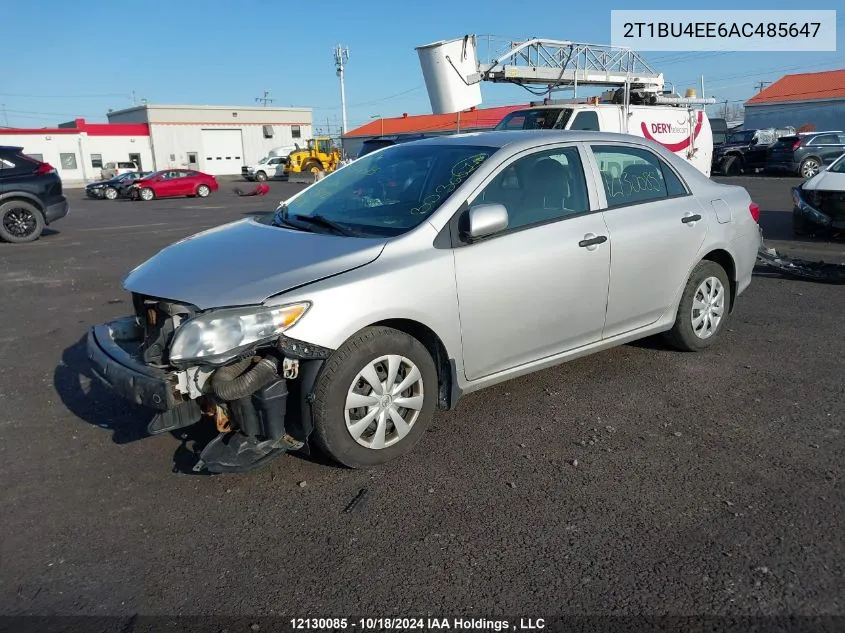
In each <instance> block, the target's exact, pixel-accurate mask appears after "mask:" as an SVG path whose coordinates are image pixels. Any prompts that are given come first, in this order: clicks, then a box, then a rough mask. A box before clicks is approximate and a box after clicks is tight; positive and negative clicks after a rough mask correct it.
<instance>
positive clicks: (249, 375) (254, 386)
mask: <svg viewBox="0 0 845 633" xmlns="http://www.w3.org/2000/svg"><path fill="white" fill-rule="evenodd" d="M253 362H254V359H253V358H244V359H242V360H239V361H238V362H236V363H235V364H234V365H229V366H228V367H221V368H220V369H218V370H217V371H215V372H214V375H213V376H212V377H211V388H212V389H213V390H214V395H216V396H217V397H218V398H220V399H221V400H226V401H227V402H228V401H231V400H240V399H241V398H246V397H247V396H249V395H251V394H253V393H255V392H256V391H258V390H259V389H262V388H264V387H266V386H267V385H269V384H270V383H271V382H273V381H274V380H278V378H279V361H278V360H276V358H274V357H273V356H267V357H265V358H262V359H261V360H259V361H258V362H257V363H256V364H255V366H254V367H251V368H249V367H250V365H252V364H253ZM247 368H249V369H247Z"/></svg>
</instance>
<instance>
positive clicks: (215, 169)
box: [201, 130, 244, 176]
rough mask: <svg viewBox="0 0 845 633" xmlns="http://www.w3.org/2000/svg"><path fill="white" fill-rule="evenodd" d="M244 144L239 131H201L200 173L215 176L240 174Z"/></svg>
mask: <svg viewBox="0 0 845 633" xmlns="http://www.w3.org/2000/svg"><path fill="white" fill-rule="evenodd" d="M243 157H244V143H243V139H242V138H241V131H240V130H203V131H202V159H203V161H202V167H201V169H202V171H204V172H205V173H207V174H214V175H215V176H226V175H235V174H240V173H241V167H242V166H243V164H244V161H243Z"/></svg>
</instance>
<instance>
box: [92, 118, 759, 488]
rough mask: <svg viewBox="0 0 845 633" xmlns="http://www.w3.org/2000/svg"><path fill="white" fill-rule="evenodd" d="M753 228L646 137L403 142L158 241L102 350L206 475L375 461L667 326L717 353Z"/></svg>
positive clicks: (730, 196)
mask: <svg viewBox="0 0 845 633" xmlns="http://www.w3.org/2000/svg"><path fill="white" fill-rule="evenodd" d="M758 216H759V209H758V207H757V205H755V204H754V203H753V202H752V201H751V199H750V198H749V195H748V193H747V192H746V191H745V189H743V188H741V187H737V186H728V185H720V184H717V183H715V182H712V181H711V180H709V179H708V178H706V177H705V176H704V175H702V174H701V173H700V172H699V171H697V170H696V169H695V168H694V167H693V166H692V165H690V164H689V163H688V162H686V161H684V160H683V159H680V158H678V157H677V156H675V155H674V154H673V153H671V152H669V151H668V150H666V149H665V148H663V147H662V146H660V145H657V144H654V143H652V142H650V141H647V140H645V139H642V138H639V137H635V136H628V135H620V134H610V133H600V132H562V131H524V132H523V131H507V132H486V133H480V134H463V135H457V136H446V137H436V138H429V139H425V140H419V141H413V142H409V143H403V144H399V145H395V146H392V147H388V148H385V149H382V150H378V151H376V152H374V153H372V154H368V155H367V156H364V157H362V158H359V159H358V160H356V161H355V162H353V163H351V164H349V165H347V166H346V167H344V168H343V169H341V170H338V171H337V172H335V173H333V174H331V175H329V176H327V177H326V178H324V179H323V180H321V181H319V182H316V183H314V184H313V185H311V186H309V187H308V188H306V189H304V190H303V191H301V192H300V193H298V194H296V195H295V196H293V197H291V198H290V199H288V200H286V201H285V202H284V203H282V204H281V205H280V206H279V208H278V209H277V210H276V212H275V213H271V214H268V215H267V216H266V217H263V218H250V219H244V220H240V221H237V222H233V223H231V224H227V225H224V226H220V227H217V228H213V229H211V230H208V231H205V232H202V233H199V234H198V235H194V236H192V237H189V238H187V239H184V240H182V241H180V242H177V243H175V244H173V245H171V246H169V247H167V248H165V249H164V250H163V251H161V252H160V253H158V254H157V255H156V256H154V257H153V258H151V259H150V260H148V261H147V262H145V263H143V264H142V265H140V266H139V267H137V268H136V269H135V270H133V271H132V272H131V273H130V274H129V276H128V277H127V279H126V280H125V284H124V286H125V288H126V289H127V290H128V291H130V292H131V293H132V297H133V299H134V308H135V313H134V314H133V315H131V316H127V317H125V318H123V319H118V320H116V321H113V322H111V323H108V324H104V325H101V326H97V327H94V328H92V330H91V331H90V332H89V336H88V354H89V357H90V359H91V362H92V365H93V371H94V373H95V374H96V375H97V376H99V377H100V378H101V379H102V381H103V382H104V383H105V384H106V385H108V386H109V387H110V388H111V389H112V390H114V391H115V392H117V393H118V394H120V395H122V396H123V397H125V398H127V399H129V400H131V401H133V402H135V403H138V404H140V405H144V406H146V407H150V408H152V409H155V410H157V413H156V415H155V417H153V419H152V421H151V422H150V424H149V431H150V433H160V432H164V431H169V430H173V429H176V428H180V427H184V426H187V425H192V424H195V423H198V422H200V421H202V420H203V419H205V418H210V419H209V420H206V421H205V423H207V424H216V425H217V429H218V431H219V435H218V436H217V437H216V439H214V440H213V441H211V442H210V443H209V444H208V445H207V446H206V447H205V449H204V450H203V451H202V453H201V454H200V456H199V460H198V463H197V466H196V469H197V470H202V469H207V470H208V471H211V472H226V471H243V470H249V469H251V468H255V467H256V466H259V465H261V464H264V463H266V462H267V461H268V460H270V459H271V458H273V457H274V456H276V455H278V454H280V453H283V452H284V451H287V450H303V451H308V450H310V447H311V446H313V445H316V446H318V447H319V448H321V449H322V450H323V451H324V452H325V453H327V454H328V455H329V456H331V457H332V458H334V459H335V460H337V461H338V462H340V463H342V464H345V465H347V466H350V467H366V466H370V465H374V464H379V463H382V462H386V461H388V460H391V459H394V458H396V457H399V456H400V455H404V454H406V453H407V452H409V451H410V450H411V449H412V448H413V447H414V446H415V445H416V444H417V442H418V441H419V439H420V437H421V436H422V434H423V432H424V431H425V429H426V427H427V426H428V424H429V422H430V420H431V417H432V414H433V413H434V411H435V409H452V408H454V407H455V406H456V404H457V402H458V399H459V398H460V396H461V395H462V394H466V393H469V392H471V391H476V390H478V389H481V388H484V387H489V386H491V385H495V384H497V383H500V382H502V381H504V380H508V379H510V378H514V377H516V376H521V375H524V374H528V373H530V372H535V371H538V370H541V369H544V368H547V367H550V366H553V365H556V364H558V363H561V362H564V361H567V360H570V359H573V358H576V357H580V356H585V355H587V354H591V353H593V352H598V351H600V350H603V349H607V348H609V347H612V346H616V345H620V344H623V343H626V342H628V341H632V340H634V339H639V338H642V337H645V336H649V335H653V334H657V333H665V334H666V336H667V338H668V340H669V342H671V344H673V345H674V346H675V347H678V348H680V349H682V350H689V351H697V350H703V349H705V348H707V347H709V346H710V345H712V344H713V343H714V342H715V341H716V340H717V339H718V338H719V335H720V333H721V332H723V331H724V328H725V324H726V323H727V321H728V319H729V317H730V314H731V312H732V311H733V308H734V304H735V302H736V299H737V297H738V296H739V295H740V294H741V293H742V292H743V291H744V290H745V289H746V288H747V287H748V285H749V283H750V281H751V272H752V268H753V267H754V263H755V259H756V257H757V250H758V248H759V247H760V244H761V235H760V231H759V228H758V225H757V220H758ZM597 388H601V387H599V386H597Z"/></svg>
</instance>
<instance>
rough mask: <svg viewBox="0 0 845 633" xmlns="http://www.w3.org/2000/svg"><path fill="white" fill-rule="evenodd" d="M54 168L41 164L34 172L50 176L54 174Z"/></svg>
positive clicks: (47, 164) (48, 164)
mask: <svg viewBox="0 0 845 633" xmlns="http://www.w3.org/2000/svg"><path fill="white" fill-rule="evenodd" d="M55 171H56V168H55V167H53V166H52V165H51V164H50V163H41V164H40V165H39V166H38V169H36V170H35V173H36V174H52V173H55Z"/></svg>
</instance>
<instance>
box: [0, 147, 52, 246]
mask: <svg viewBox="0 0 845 633" xmlns="http://www.w3.org/2000/svg"><path fill="white" fill-rule="evenodd" d="M22 152H23V148H22V147H10V146H8V145H0V239H3V240H5V241H7V242H14V243H16V244H20V243H23V242H32V241H34V240H37V239H38V238H39V236H40V235H41V232H42V231H43V230H44V227H45V226H47V225H48V224H51V223H52V222H55V221H56V220H58V219H59V218H63V217H65V216H66V215H67V211H68V203H67V198H65V197H64V195H63V194H62V179H61V178H60V177H59V174H58V172H57V171H56V170H55V168H54V167H53V166H52V165H49V164H48V163H42V162H41V161H38V160H35V159H34V158H30V157H28V156H24V155H23V154H22Z"/></svg>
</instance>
